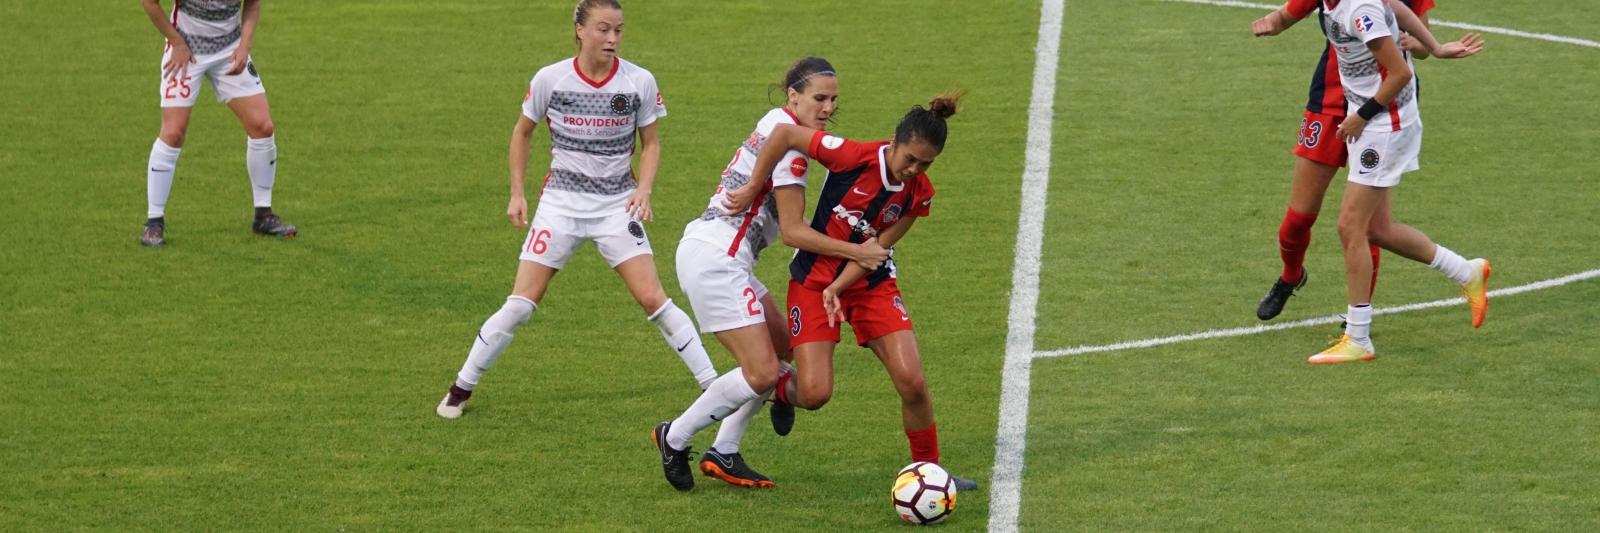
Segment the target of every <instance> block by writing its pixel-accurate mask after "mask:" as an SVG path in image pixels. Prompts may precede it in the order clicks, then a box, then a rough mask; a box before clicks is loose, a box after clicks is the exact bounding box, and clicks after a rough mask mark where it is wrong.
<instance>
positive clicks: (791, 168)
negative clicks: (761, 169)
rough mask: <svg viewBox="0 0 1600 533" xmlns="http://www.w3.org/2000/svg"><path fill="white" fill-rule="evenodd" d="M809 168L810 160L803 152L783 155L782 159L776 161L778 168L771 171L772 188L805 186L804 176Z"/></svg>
mask: <svg viewBox="0 0 1600 533" xmlns="http://www.w3.org/2000/svg"><path fill="white" fill-rule="evenodd" d="M810 168H811V160H810V159H807V158H806V154H805V152H799V151H795V150H789V152H788V153H786V154H783V159H781V160H779V161H778V167H777V168H774V169H772V186H773V187H774V188H777V187H783V186H787V185H799V186H800V187H801V188H804V187H805V186H806V174H807V171H808V170H810Z"/></svg>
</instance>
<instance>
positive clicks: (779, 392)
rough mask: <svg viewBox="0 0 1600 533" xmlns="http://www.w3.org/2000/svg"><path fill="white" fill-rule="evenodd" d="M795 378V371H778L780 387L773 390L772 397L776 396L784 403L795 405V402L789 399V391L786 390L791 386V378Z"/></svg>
mask: <svg viewBox="0 0 1600 533" xmlns="http://www.w3.org/2000/svg"><path fill="white" fill-rule="evenodd" d="M793 378H794V373H793V372H780V373H778V388H776V389H773V390H772V397H773V398H776V399H777V400H778V401H779V402H783V403H786V404H789V405H794V402H791V401H789V392H788V391H787V390H784V389H787V388H789V387H788V385H789V380H790V379H793Z"/></svg>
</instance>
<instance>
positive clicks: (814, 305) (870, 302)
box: [788, 279, 911, 348]
mask: <svg viewBox="0 0 1600 533" xmlns="http://www.w3.org/2000/svg"><path fill="white" fill-rule="evenodd" d="M788 298H789V347H791V348H793V347H795V346H799V345H802V344H805V343H808V342H816V341H833V342H839V326H841V325H842V324H840V323H838V322H835V323H834V324H833V326H832V327H829V326H828V314H827V311H826V310H824V309H823V307H822V291H816V290H811V289H808V288H806V287H805V286H804V285H801V284H799V283H796V282H795V281H794V280H789V296H788ZM839 304H840V306H842V307H843V308H844V309H843V311H844V319H845V321H847V322H849V323H850V329H853V330H855V332H856V344H859V345H861V346H866V345H867V341H871V340H873V339H876V338H879V337H882V336H884V335H888V334H890V333H894V332H896V331H910V330H911V315H910V314H909V313H907V312H906V305H905V302H903V301H901V299H900V287H899V286H896V285H895V283H894V280H893V279H890V280H888V281H885V282H883V283H879V284H878V286H876V287H873V288H870V289H866V290H859V291H846V292H845V293H844V294H840V295H839Z"/></svg>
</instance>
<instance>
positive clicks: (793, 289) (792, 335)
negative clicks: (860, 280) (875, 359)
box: [772, 280, 851, 411]
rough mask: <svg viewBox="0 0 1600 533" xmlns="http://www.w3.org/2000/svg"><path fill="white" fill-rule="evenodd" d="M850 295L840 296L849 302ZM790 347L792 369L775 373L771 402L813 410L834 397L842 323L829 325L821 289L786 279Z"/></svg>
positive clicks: (787, 323)
mask: <svg viewBox="0 0 1600 533" xmlns="http://www.w3.org/2000/svg"><path fill="white" fill-rule="evenodd" d="M850 297H851V295H849V294H846V295H841V296H840V300H844V301H849V298H850ZM787 300H788V302H787V303H788V307H789V312H788V318H787V319H786V325H787V331H786V332H785V333H787V334H788V337H789V350H790V352H791V353H792V354H793V356H794V372H789V373H782V374H780V375H779V376H778V384H777V386H776V387H775V388H774V390H773V392H772V398H773V401H774V402H776V403H786V404H789V405H793V406H796V407H800V408H803V409H806V410H811V411H815V410H817V409H821V408H822V406H823V405H827V403H828V400H829V399H831V398H832V397H833V351H834V347H835V346H837V345H838V344H839V328H840V326H842V324H839V323H834V324H832V325H829V324H828V317H827V311H826V308H824V307H823V305H822V291H817V290H812V289H809V288H806V287H805V286H803V285H801V284H799V283H796V282H795V281H794V280H790V281H789V294H788V295H787Z"/></svg>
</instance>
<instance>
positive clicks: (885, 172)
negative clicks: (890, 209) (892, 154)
mask: <svg viewBox="0 0 1600 533" xmlns="http://www.w3.org/2000/svg"><path fill="white" fill-rule="evenodd" d="M888 149H889V145H887V144H885V145H883V146H879V147H878V178H879V179H882V180H883V188H885V189H888V190H889V191H890V192H900V190H901V189H904V188H906V184H905V183H901V184H900V185H890V184H889V162H888V161H884V160H883V153H884V151H886V150H888Z"/></svg>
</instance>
